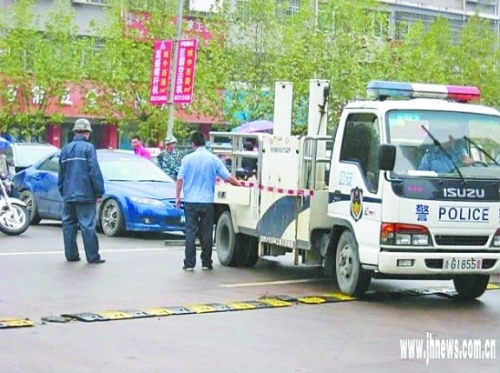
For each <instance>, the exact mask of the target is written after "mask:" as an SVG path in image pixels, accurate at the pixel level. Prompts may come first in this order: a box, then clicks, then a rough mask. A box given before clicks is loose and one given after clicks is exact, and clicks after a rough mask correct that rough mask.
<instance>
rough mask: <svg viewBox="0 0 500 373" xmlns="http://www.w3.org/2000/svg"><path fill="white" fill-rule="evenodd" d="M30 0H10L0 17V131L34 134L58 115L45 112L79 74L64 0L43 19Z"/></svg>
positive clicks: (77, 42)
mask: <svg viewBox="0 0 500 373" xmlns="http://www.w3.org/2000/svg"><path fill="white" fill-rule="evenodd" d="M35 5H36V2H35V1H34V0H18V1H16V2H14V3H13V4H12V5H11V6H10V7H9V10H8V11H7V12H5V13H4V14H3V18H2V20H1V21H0V30H1V32H0V35H2V36H1V37H0V49H1V50H2V54H3V55H2V59H1V60H0V79H2V83H3V86H4V87H7V90H6V91H5V92H3V94H2V97H1V103H0V126H1V127H2V131H10V132H14V133H15V132H18V133H20V134H21V135H23V136H25V137H29V136H37V135H39V134H41V133H43V132H44V131H45V128H46V125H47V124H49V123H60V122H61V121H62V119H63V118H62V115H61V114H59V113H57V110H56V113H55V114H49V113H48V111H47V109H48V108H49V106H51V105H52V106H55V107H56V108H57V107H60V106H61V105H63V104H64V96H65V94H66V93H67V90H68V88H69V86H68V84H69V83H70V82H77V81H79V80H81V79H82V78H83V75H82V73H81V71H82V69H81V58H82V51H83V50H84V49H85V46H86V43H87V41H86V40H85V39H82V38H79V37H78V36H77V35H78V30H77V28H76V27H75V26H74V22H73V20H74V17H75V14H74V12H73V10H72V9H71V6H70V4H69V3H68V2H66V1H64V0H57V1H55V2H54V4H53V5H52V7H51V10H50V11H49V12H48V14H47V15H46V18H45V20H44V21H43V22H42V21H41V20H40V18H39V17H38V16H37V15H36V8H35Z"/></svg>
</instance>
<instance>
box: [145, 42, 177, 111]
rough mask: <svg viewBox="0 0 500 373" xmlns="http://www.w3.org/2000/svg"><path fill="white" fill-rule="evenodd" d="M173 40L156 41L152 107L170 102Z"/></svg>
mask: <svg viewBox="0 0 500 373" xmlns="http://www.w3.org/2000/svg"><path fill="white" fill-rule="evenodd" d="M172 46H173V42H172V40H158V41H155V46H154V50H153V69H152V72H151V88H150V95H149V96H150V99H149V101H150V102H151V105H164V104H166V103H167V101H168V83H169V76H170V62H171V61H172Z"/></svg>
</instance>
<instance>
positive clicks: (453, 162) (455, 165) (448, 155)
mask: <svg viewBox="0 0 500 373" xmlns="http://www.w3.org/2000/svg"><path fill="white" fill-rule="evenodd" d="M420 127H422V128H423V130H424V131H425V132H427V134H428V135H429V137H430V138H431V139H432V141H434V145H436V146H437V147H438V148H439V149H440V150H441V151H442V152H443V154H444V155H446V156H447V157H448V159H449V160H450V161H451V163H452V164H453V167H454V168H455V171H457V174H458V176H460V179H461V180H462V183H465V179H464V175H462V173H461V172H460V168H459V167H458V166H457V164H456V163H455V161H454V160H453V158H452V156H451V155H450V153H448V151H447V150H446V149H445V148H444V146H443V145H442V144H441V142H439V140H438V139H436V138H435V137H434V136H432V133H430V131H429V130H428V129H427V128H425V126H424V125H421V126H420Z"/></svg>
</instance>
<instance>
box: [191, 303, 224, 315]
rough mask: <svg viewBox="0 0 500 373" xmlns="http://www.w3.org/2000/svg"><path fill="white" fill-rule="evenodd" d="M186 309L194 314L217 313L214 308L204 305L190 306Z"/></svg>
mask: <svg viewBox="0 0 500 373" xmlns="http://www.w3.org/2000/svg"><path fill="white" fill-rule="evenodd" d="M186 308H187V309H189V310H191V311H193V312H194V313H211V312H216V311H217V310H216V309H215V308H213V307H210V306H209V305H206V304H192V305H190V306H187V307H186Z"/></svg>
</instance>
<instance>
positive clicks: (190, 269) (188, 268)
mask: <svg viewBox="0 0 500 373" xmlns="http://www.w3.org/2000/svg"><path fill="white" fill-rule="evenodd" d="M182 269H183V270H185V271H188V272H193V271H194V268H193V267H186V266H184V267H182Z"/></svg>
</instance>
